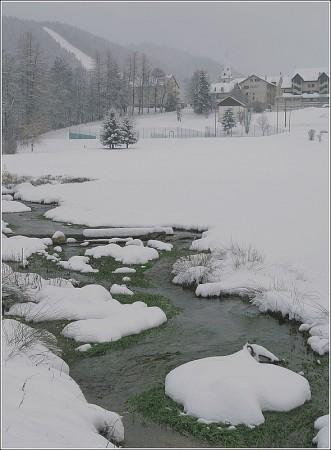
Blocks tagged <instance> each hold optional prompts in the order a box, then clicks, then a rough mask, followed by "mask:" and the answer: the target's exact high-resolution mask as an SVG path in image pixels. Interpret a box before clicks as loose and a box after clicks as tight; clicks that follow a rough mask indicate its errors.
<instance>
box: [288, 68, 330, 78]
mask: <svg viewBox="0 0 331 450" xmlns="http://www.w3.org/2000/svg"><path fill="white" fill-rule="evenodd" d="M323 72H324V73H325V74H326V75H327V76H329V69H328V68H327V67H319V68H316V67H315V68H308V69H307V68H304V69H301V68H300V69H294V72H293V75H292V78H294V77H295V75H297V74H299V75H300V77H301V78H302V79H303V81H317V80H318V78H319V76H320V75H321V74H322V73H323Z"/></svg>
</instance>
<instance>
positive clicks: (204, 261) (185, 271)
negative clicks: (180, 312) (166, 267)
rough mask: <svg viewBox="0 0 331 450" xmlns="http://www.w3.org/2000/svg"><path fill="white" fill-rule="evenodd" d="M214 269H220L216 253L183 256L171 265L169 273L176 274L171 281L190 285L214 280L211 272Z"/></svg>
mask: <svg viewBox="0 0 331 450" xmlns="http://www.w3.org/2000/svg"><path fill="white" fill-rule="evenodd" d="M216 269H220V258H219V255H218V254H216V253H198V254H196V255H189V256H183V257H182V258H179V259H178V260H177V261H176V262H175V263H174V265H173V266H172V272H171V273H173V274H175V275H176V276H175V277H174V279H173V280H172V282H173V283H174V284H182V285H184V286H188V287H192V286H197V285H198V284H200V283H207V282H209V281H215V280H214V277H213V274H214V271H215V270H216Z"/></svg>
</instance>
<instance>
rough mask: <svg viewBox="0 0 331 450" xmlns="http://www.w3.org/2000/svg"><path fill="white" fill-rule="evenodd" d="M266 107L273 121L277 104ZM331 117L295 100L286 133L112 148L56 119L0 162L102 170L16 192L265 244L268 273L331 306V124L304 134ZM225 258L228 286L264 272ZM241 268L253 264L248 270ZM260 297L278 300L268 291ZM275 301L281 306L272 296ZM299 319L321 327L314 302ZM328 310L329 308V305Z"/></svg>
mask: <svg viewBox="0 0 331 450" xmlns="http://www.w3.org/2000/svg"><path fill="white" fill-rule="evenodd" d="M269 118H270V122H272V124H273V125H275V123H276V113H270V114H269ZM160 120H162V125H163V126H178V125H179V124H178V122H177V121H176V116H175V113H169V114H163V115H162V116H160V115H159V114H158V115H152V114H151V115H150V116H149V117H141V118H138V119H137V121H138V123H139V126H140V127H141V126H158V125H160ZM279 120H280V118H279ZM213 121H214V118H213V117H212V116H210V117H209V118H207V119H205V118H199V117H197V116H193V115H192V114H191V112H190V111H188V112H187V113H186V114H185V110H184V115H183V120H182V123H181V124H180V126H183V127H187V128H194V129H201V130H204V129H205V126H210V127H212V125H213ZM328 124H329V116H328V110H326V108H325V109H317V108H309V109H305V110H296V111H292V113H291V132H290V133H285V134H280V135H274V136H270V137H259V138H251V137H249V138H221V139H215V138H209V139H205V138H195V139H186V140H184V139H183V140H177V139H165V140H163V139H157V140H153V139H148V140H147V139H146V140H140V141H139V142H138V143H137V144H136V145H135V146H134V147H132V148H130V149H128V150H127V149H117V150H109V149H105V148H103V147H102V146H101V144H100V142H99V141H98V140H86V141H79V140H68V138H67V136H68V130H60V131H58V132H51V133H48V134H46V135H45V136H44V139H43V141H42V142H41V143H40V144H39V145H37V146H36V147H35V150H34V152H33V153H29V152H27V150H26V149H25V150H24V151H22V153H19V154H16V155H4V156H3V164H4V165H5V167H6V170H8V171H9V172H13V173H18V174H22V175H31V176H40V175H48V174H52V175H68V176H80V177H84V176H85V177H90V178H95V179H96V181H93V182H85V183H80V184H66V185H61V184H48V185H43V186H38V187H32V186H31V185H29V184H25V185H22V186H20V187H19V189H17V192H16V194H15V196H14V197H15V200H19V199H22V200H33V201H44V202H46V203H50V202H54V201H55V202H57V203H58V206H57V207H54V208H51V210H50V211H49V212H48V213H47V217H48V218H50V219H53V220H59V221H64V222H70V223H80V224H85V225H86V226H90V227H95V226H102V227H128V226H129V227H154V226H163V227H181V228H196V229H199V230H208V231H207V232H206V233H205V234H204V235H203V239H201V240H198V241H195V242H194V245H193V247H194V248H195V249H197V250H199V249H207V248H209V249H212V250H215V249H217V248H219V247H220V246H224V245H225V246H226V245H228V244H229V243H230V242H235V243H238V244H239V245H241V246H246V248H247V247H248V246H250V245H252V246H253V247H254V248H256V249H257V250H258V251H259V252H262V253H263V254H264V257H265V258H264V260H263V268H264V270H265V271H266V273H265V274H267V276H268V277H269V278H270V279H271V280H274V282H275V284H277V283H278V284H279V285H281V284H282V283H283V282H286V283H288V284H289V285H290V284H291V283H292V281H293V282H295V283H296V284H295V285H294V286H293V289H294V290H295V289H296V288H297V286H298V285H300V289H301V291H302V292H307V293H308V294H310V298H312V297H314V299H317V301H318V305H319V306H320V307H321V308H322V310H323V311H324V312H325V311H328V310H329V304H328V295H329V250H328V249H329V195H328V192H329V189H328V188H329V172H328V167H329V145H328V140H329V139H328V136H329V135H328V134H324V135H323V137H322V141H321V142H319V140H318V139H317V138H316V139H315V140H314V141H309V140H308V130H309V129H310V128H314V129H315V130H316V132H317V133H318V132H319V131H321V130H325V129H328ZM279 125H280V126H282V124H281V123H280V124H279ZM90 126H91V127H95V128H98V127H99V125H97V126H96V125H92V124H91V125H90ZM7 201H8V203H9V202H10V203H12V201H10V200H7ZM9 239H12V238H7V239H5V241H6V240H9ZM6 245H7V244H6ZM150 250H153V249H152V248H150ZM131 251H132V250H131ZM124 264H125V262H124ZM229 268H230V265H229V264H228V265H227V270H226V274H227V279H226V281H227V283H228V285H227V286H228V287H229V286H230V287H231V289H234V290H235V289H240V288H241V287H242V281H243V277H242V276H241V275H243V276H245V277H246V278H245V280H246V281H247V279H249V281H250V282H251V283H254V281H256V280H258V282H259V283H262V281H261V278H258V276H257V266H256V265H254V267H253V270H251V269H252V268H248V267H247V266H244V267H243V266H241V267H240V268H239V269H240V270H239V271H238V270H237V269H238V268H237V267H235V265H234V266H233V267H232V269H231V270H230V269H229ZM246 269H249V270H251V271H250V272H249V273H248V275H247V270H246ZM244 272H245V273H244ZM238 274H239V275H238ZM265 274H264V275H265ZM194 275H195V274H194ZM279 277H281V278H280V279H279ZM291 277H292V278H291ZM218 281H219V280H218ZM201 286H202V288H200V289H202V290H203V289H205V287H204V286H203V284H202V285H201ZM213 288H215V286H213ZM264 300H265V301H266V302H269V304H271V303H272V301H273V299H270V297H269V298H268V296H266V297H265V298H264ZM273 304H274V305H276V306H277V304H278V302H277V299H276V301H274V302H273ZM303 319H304V321H305V322H306V323H307V324H308V325H307V327H308V328H314V327H313V325H314V324H315V323H314V322H315V321H316V317H315V315H313V314H312V315H311V320H310V321H309V319H310V318H309V308H308V309H306V311H305V315H304V317H303ZM324 319H326V320H328V315H327V314H326V315H325V314H324ZM97 320H99V319H97ZM319 325H321V323H320V324H319ZM326 328H327V325H326V323H325V329H324V328H321V327H319V328H318V329H317V333H321V336H320V338H321V339H327V340H328V333H327V335H326V334H324V333H326V331H327V330H326ZM87 332H90V330H87ZM313 337H314V338H315V336H313ZM317 338H318V339H319V337H318V336H317ZM323 345H324V344H323ZM318 348H320V347H318ZM323 348H324V349H325V348H326V346H325V345H324V347H323ZM317 428H318V427H317ZM324 434H325V432H324Z"/></svg>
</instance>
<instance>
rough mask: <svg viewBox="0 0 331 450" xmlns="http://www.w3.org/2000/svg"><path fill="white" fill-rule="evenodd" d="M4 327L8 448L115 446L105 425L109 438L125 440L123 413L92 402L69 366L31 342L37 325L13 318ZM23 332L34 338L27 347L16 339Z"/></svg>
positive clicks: (5, 439)
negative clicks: (103, 431) (108, 409)
mask: <svg viewBox="0 0 331 450" xmlns="http://www.w3.org/2000/svg"><path fill="white" fill-rule="evenodd" d="M2 327H3V328H2V329H3V340H2V350H3V364H2V388H3V389H2V394H3V397H2V407H3V410H4V411H5V414H4V415H3V417H2V430H3V433H2V445H3V446H4V448H105V447H114V445H113V444H111V443H110V442H108V440H107V439H106V438H105V437H103V436H101V435H100V434H98V433H99V431H100V430H104V429H105V428H108V429H109V430H111V431H110V432H109V433H108V435H107V438H108V439H111V440H112V441H115V442H121V441H123V440H124V427H123V423H122V421H121V418H120V416H119V415H118V414H116V413H114V412H111V411H107V410H105V409H104V408H100V407H99V406H97V405H93V404H90V403H88V402H87V401H86V399H85V397H84V395H83V393H82V391H81V389H80V388H79V386H78V385H77V384H76V382H75V381H74V380H73V379H72V378H71V377H70V376H69V368H68V366H67V364H66V363H65V362H64V361H63V360H62V359H61V358H59V357H58V356H56V355H55V354H54V353H52V352H51V351H50V350H49V349H48V348H47V347H46V346H45V345H43V344H42V343H40V342H36V341H35V340H32V341H31V342H30V341H29V336H31V335H32V336H33V333H34V330H33V329H32V328H30V327H28V326H26V325H23V324H21V323H19V322H17V321H14V320H9V319H4V320H3V322H2ZM22 335H25V336H26V338H27V339H28V341H27V342H30V344H29V345H28V346H26V347H25V348H24V347H23V346H21V347H20V346H19V345H20V342H21V340H20V341H17V339H16V337H17V336H21V337H22ZM53 338H54V336H53ZM54 339H55V338H54ZM33 355H39V359H38V360H36V359H35V357H33Z"/></svg>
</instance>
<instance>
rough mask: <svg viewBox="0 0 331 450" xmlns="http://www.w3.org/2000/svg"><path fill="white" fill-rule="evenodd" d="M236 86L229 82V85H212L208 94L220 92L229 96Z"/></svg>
mask: <svg viewBox="0 0 331 450" xmlns="http://www.w3.org/2000/svg"><path fill="white" fill-rule="evenodd" d="M236 84H237V83H234V82H233V81H230V82H229V83H212V84H211V85H210V91H209V92H210V93H211V94H219V93H222V92H224V93H226V94H229V93H230V92H231V91H232V89H233V88H234V87H235V85H236Z"/></svg>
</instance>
